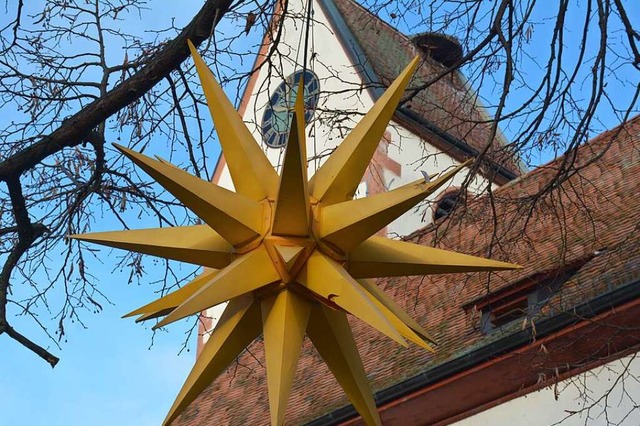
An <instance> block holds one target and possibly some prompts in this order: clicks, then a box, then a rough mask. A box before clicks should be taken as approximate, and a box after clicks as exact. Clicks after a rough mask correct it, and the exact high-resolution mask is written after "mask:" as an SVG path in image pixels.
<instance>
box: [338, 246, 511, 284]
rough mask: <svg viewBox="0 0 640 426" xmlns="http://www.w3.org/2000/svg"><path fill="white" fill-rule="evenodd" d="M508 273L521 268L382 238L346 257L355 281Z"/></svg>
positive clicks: (348, 268) (359, 247)
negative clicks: (466, 273)
mask: <svg viewBox="0 0 640 426" xmlns="http://www.w3.org/2000/svg"><path fill="white" fill-rule="evenodd" d="M510 269H520V266H518V265H514V264H512V263H506V262H499V261H496V260H491V259H485V258H483V257H476V256H470V255H468V254H462V253H457V252H454V251H449V250H441V249H436V248H433V247H427V246H421V245H418V244H413V243H408V242H404V241H394V240H388V239H386V238H382V237H371V238H369V239H368V240H367V241H365V242H363V243H362V244H360V245H359V246H358V247H357V248H356V249H355V250H353V251H352V252H351V253H350V254H349V261H348V264H347V270H348V271H349V274H351V276H353V277H354V278H379V277H396V276H402V275H432V274H450V273H459V272H478V271H500V270H510Z"/></svg>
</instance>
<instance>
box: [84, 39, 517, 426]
mask: <svg viewBox="0 0 640 426" xmlns="http://www.w3.org/2000/svg"><path fill="white" fill-rule="evenodd" d="M189 47H190V49H191V53H192V55H193V58H194V60H195V64H196V68H197V71H198V74H199V77H200V81H201V83H202V86H203V88H204V93H205V96H206V99H207V103H208V105H209V109H210V111H211V115H212V117H213V121H214V124H215V128H216V130H217V132H218V136H219V139H220V144H221V145H222V150H223V153H224V156H225V158H226V161H227V164H228V167H229V172H230V174H231V178H232V180H233V184H234V187H235V192H232V191H229V190H227V189H224V188H222V187H220V186H218V185H216V184H214V183H211V182H207V181H204V180H201V179H199V178H197V177H195V176H192V175H190V174H188V173H187V172H185V171H182V170H180V169H179V168H177V167H175V166H173V165H171V164H169V163H168V162H166V161H164V160H161V159H152V158H149V157H147V156H144V155H142V154H139V153H137V152H134V151H131V150H129V149H127V148H124V147H121V146H117V148H118V149H119V150H120V151H122V153H123V154H124V155H126V156H127V157H128V158H130V159H131V160H132V161H133V162H134V163H135V164H137V165H138V166H139V167H141V168H142V169H143V170H144V171H145V172H147V173H148V174H149V175H151V177H153V178H154V179H155V180H156V181H157V182H158V183H159V184H160V185H162V186H163V187H164V188H165V189H166V190H167V191H169V192H170V193H172V194H173V195H174V196H175V197H176V198H177V199H178V200H180V202H182V203H183V204H184V205H185V206H186V207H188V208H189V209H190V210H191V211H193V212H194V213H195V214H196V215H197V216H198V217H199V218H200V219H202V221H203V222H204V223H205V224H204V225H196V226H184V227H175V228H155V229H142V230H129V231H119V232H100V233H91V234H83V235H74V236H72V238H77V239H80V240H84V241H89V242H93V243H98V244H102V245H106V246H110V247H116V248H120V249H125V250H131V251H135V252H138V253H144V254H150V255H154V256H159V257H163V258H168V259H173V260H178V261H183V262H188V263H193V264H196V265H200V266H204V267H206V268H207V269H206V270H205V272H204V273H203V274H202V275H201V276H199V277H198V278H196V279H195V280H193V281H192V282H190V283H189V284H187V285H186V286H184V287H182V288H180V289H179V290H177V291H175V292H173V293H170V294H168V295H166V296H164V297H162V298H160V299H158V300H156V301H154V302H152V303H149V304H148V305H146V306H143V307H141V308H139V309H136V310H135V311H133V312H131V313H129V314H128V315H126V316H133V315H140V317H139V318H138V321H144V320H149V319H152V318H161V317H164V318H163V319H162V320H161V321H160V322H159V323H158V324H157V325H156V326H155V327H154V329H155V328H157V327H162V326H165V325H167V324H170V323H172V322H174V321H177V320H179V319H182V318H185V317H187V316H189V315H194V314H198V313H200V312H202V311H204V310H206V309H207V308H210V307H212V306H216V305H218V304H221V303H224V302H228V304H227V306H226V308H225V310H224V313H223V314H222V316H221V317H220V320H219V321H218V323H217V325H216V326H215V328H214V330H213V332H212V334H211V336H210V338H209V340H208V341H207V343H206V345H205V346H204V348H203V350H202V352H201V353H200V355H199V357H198V358H197V360H196V363H195V365H194V367H193V369H192V371H191V373H190V374H189V376H188V378H187V380H186V382H185V384H184V386H183V387H182V389H181V390H180V393H179V394H178V396H177V398H176V401H175V402H174V404H173V406H172V407H171V410H170V411H169V414H168V415H167V418H166V419H165V421H164V424H165V425H167V424H169V423H171V422H172V421H173V420H174V419H175V418H176V417H177V416H178V415H179V414H180V413H181V412H182V411H184V409H185V408H186V407H187V406H188V405H189V404H190V403H191V402H192V401H193V400H194V399H195V398H196V397H197V396H198V395H199V394H200V393H201V392H202V391H203V390H204V389H205V388H206V387H207V386H208V385H209V384H210V383H211V382H212V381H213V380H214V379H215V378H216V377H217V376H219V375H220V374H221V373H222V372H223V371H224V370H225V369H226V368H227V367H228V366H229V364H230V363H231V362H233V360H234V359H236V357H238V356H239V355H240V354H241V353H242V351H243V350H244V349H245V348H247V346H249V345H250V344H251V342H253V341H254V340H255V339H256V338H258V337H259V336H260V335H261V334H262V335H263V337H264V348H265V358H266V367H267V382H268V390H269V403H270V407H271V424H272V425H278V426H279V425H282V424H283V423H284V413H285V409H286V405H287V401H288V399H289V394H290V391H291V387H292V382H293V375H294V372H295V369H296V364H297V361H298V358H299V356H300V351H301V347H302V341H303V338H304V335H305V334H306V335H307V336H308V337H309V338H310V339H311V342H312V343H313V345H314V346H315V348H316V349H317V350H318V352H319V354H320V356H322V358H323V359H324V361H325V362H326V363H327V365H328V367H329V369H330V370H331V372H332V373H333V375H334V376H335V378H336V379H337V381H338V383H339V384H340V386H342V388H343V389H344V391H345V392H346V394H347V395H348V397H349V399H350V400H351V402H352V403H353V406H354V407H355V409H356V410H357V411H358V413H360V415H361V416H362V418H363V419H364V421H365V422H366V423H367V424H369V425H379V424H380V418H379V416H378V412H377V410H376V405H375V402H374V399H373V394H372V391H371V388H370V386H369V384H368V382H367V377H366V374H365V371H364V368H363V365H362V361H361V359H360V356H359V355H358V350H357V348H356V343H355V341H354V338H353V335H352V333H351V328H350V326H349V322H348V321H347V314H351V315H353V316H355V317H357V318H359V319H360V320H362V321H364V322H366V323H367V324H369V325H370V326H372V327H374V328H375V329H377V330H379V331H380V332H382V333H384V334H386V335H387V336H389V337H390V338H391V339H393V340H395V341H397V342H398V343H400V344H401V345H404V346H407V343H406V340H409V341H411V342H413V343H415V344H417V345H419V346H421V347H423V348H425V349H427V350H432V348H431V346H430V344H432V343H434V341H433V339H432V338H431V337H430V336H429V334H428V333H427V332H426V331H425V330H424V329H423V328H422V327H421V326H420V325H419V324H418V323H417V322H416V321H414V320H413V319H411V317H410V316H409V315H408V314H407V313H406V312H404V311H403V310H402V309H401V308H400V307H399V306H398V305H397V304H396V303H395V302H394V301H393V300H392V299H391V298H389V297H388V296H387V295H386V294H385V293H384V292H383V291H382V290H381V289H380V288H379V287H378V286H377V285H376V283H375V282H374V281H370V280H368V279H369V278H378V277H391V276H401V275H427V274H442V273H456V272H472V271H493V270H505V269H514V268H517V267H518V266H516V265H512V264H509V263H503V262H498V261H493V260H489V259H483V258H479V257H474V256H469V255H464V254H460V253H456V252H451V251H445V250H439V249H435V248H432V247H426V246H421V245H417V244H412V243H408V242H403V241H397V240H389V239H386V238H382V237H379V236H375V234H376V233H377V232H378V231H379V230H380V229H382V228H384V227H385V226H386V225H388V224H389V223H390V222H392V221H393V220H395V219H396V218H398V217H399V216H400V215H402V214H403V213H404V212H406V211H407V210H409V209H410V208H411V207H413V206H415V205H416V204H417V203H419V202H420V201H421V200H423V199H424V198H425V197H427V196H428V195H429V194H432V193H433V192H434V191H435V190H437V189H438V188H440V187H441V186H442V185H443V184H445V183H446V182H447V181H448V180H449V179H450V178H451V177H453V175H455V174H456V173H457V172H458V171H459V170H460V169H461V168H462V167H464V166H465V165H466V164H467V163H465V164H461V165H460V166H458V167H456V168H455V169H453V170H451V171H450V172H448V173H445V174H443V175H442V176H440V177H437V178H434V179H428V180H427V179H419V180H417V181H415V182H413V183H409V184H407V185H404V186H401V187H399V188H397V189H394V190H392V191H389V192H387V193H383V194H376V195H373V196H370V197H366V198H360V199H353V197H354V194H355V192H356V189H357V187H358V184H359V183H360V181H361V179H362V176H363V175H364V173H365V169H366V168H367V166H368V164H369V162H370V160H371V157H372V155H373V154H374V152H375V150H376V147H377V145H378V142H379V141H380V140H381V139H382V136H383V133H384V131H385V130H386V128H387V125H388V123H389V120H390V119H391V116H392V115H393V112H394V110H395V109H396V107H397V105H398V102H399V101H400V97H401V96H402V94H403V93H404V90H405V88H406V86H407V84H408V82H409V80H410V79H411V76H412V74H413V72H414V70H415V69H416V66H417V65H418V58H416V59H414V60H413V61H412V62H411V63H410V64H409V66H408V67H407V68H406V69H405V70H404V71H403V72H402V73H401V74H400V76H399V77H398V78H397V79H396V80H395V82H394V83H393V84H392V85H391V86H390V87H389V89H388V90H387V91H386V92H385V93H384V95H383V96H381V97H380V99H378V101H377V102H376V103H375V105H374V106H373V107H372V108H371V110H370V111H369V112H368V113H367V114H366V115H365V116H364V118H363V119H362V120H361V121H360V122H359V123H358V124H357V125H356V127H355V128H354V129H353V130H352V131H351V132H350V133H349V135H348V136H347V137H346V138H345V139H344V141H343V142H342V143H341V144H340V145H339V146H338V147H337V148H336V150H335V151H334V152H333V153H332V154H331V156H330V157H329V158H328V159H327V161H326V162H325V163H324V164H323V165H322V166H321V167H320V168H319V169H318V171H317V172H316V174H315V175H314V176H313V177H312V178H311V179H307V156H306V141H305V123H304V104H303V96H298V97H297V100H296V103H295V107H294V113H293V118H292V125H291V130H290V134H289V139H288V143H287V147H286V152H285V156H284V163H283V166H282V173H281V175H280V176H278V174H277V173H276V171H275V169H274V167H273V166H272V165H271V163H270V162H269V160H268V159H267V157H266V156H265V154H264V153H263V151H262V150H261V149H260V147H259V145H258V144H257V143H256V141H255V139H254V138H253V136H252V135H251V133H250V131H249V129H248V128H247V127H246V126H245V124H244V122H243V121H242V118H241V117H240V115H239V114H238V112H237V111H236V110H235V108H234V107H233V105H232V103H231V102H230V101H229V99H228V98H227V97H226V96H225V94H224V93H223V91H222V88H221V87H220V85H219V84H218V83H217V82H216V80H215V78H214V76H213V74H212V73H211V71H210V70H209V68H208V67H207V66H206V65H205V63H204V61H203V60H202V58H201V57H200V56H199V55H198V53H197V51H196V50H195V48H194V46H193V45H192V44H191V43H189ZM300 83H301V84H302V82H300ZM298 93H299V94H300V93H302V86H301V87H300V88H299V90H298ZM405 339H406V340H405Z"/></svg>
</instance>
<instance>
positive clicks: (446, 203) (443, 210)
mask: <svg viewBox="0 0 640 426" xmlns="http://www.w3.org/2000/svg"><path fill="white" fill-rule="evenodd" d="M458 200H460V191H456V192H450V193H449V194H447V195H445V196H444V197H442V198H441V199H440V200H438V202H437V204H436V207H435V212H434V214H433V220H438V219H441V218H443V217H446V216H449V214H450V213H451V212H452V211H453V208H454V207H455V206H456V204H457V203H458Z"/></svg>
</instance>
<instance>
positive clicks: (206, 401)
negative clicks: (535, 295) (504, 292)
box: [174, 117, 640, 426]
mask: <svg viewBox="0 0 640 426" xmlns="http://www.w3.org/2000/svg"><path fill="white" fill-rule="evenodd" d="M567 163H568V164H570V165H571V167H570V168H571V172H570V173H569V174H564V173H561V174H560V175H559V176H558V174H559V172H561V171H562V170H563V168H564V167H563V165H566V164H567ZM544 188H546V189H547V191H546V192H545V193H544V194H543V195H539V192H540V190H541V189H544ZM638 188H640V117H636V118H634V119H633V120H631V121H630V122H629V123H627V125H626V126H624V127H618V128H616V129H614V130H611V131H609V132H606V133H604V134H602V135H600V136H598V137H597V138H595V139H594V140H592V141H591V142H590V143H588V144H586V145H583V146H581V147H580V148H579V149H578V150H576V151H575V152H572V153H569V154H567V155H566V156H565V157H563V158H560V159H558V160H556V161H554V162H552V163H549V164H547V165H545V166H542V167H540V168H538V169H536V170H534V171H532V172H530V173H529V174H527V175H525V176H523V177H522V178H520V179H518V180H516V181H513V182H511V183H510V184H508V185H505V186H503V187H501V188H499V189H497V190H496V191H495V192H494V194H493V199H492V200H491V199H489V198H488V197H482V198H479V199H476V200H471V201H469V202H468V204H467V206H466V208H464V209H459V210H458V211H457V212H454V213H453V214H452V215H451V216H450V217H448V218H447V219H446V220H445V221H444V222H441V223H438V224H437V226H433V227H430V228H427V229H424V230H422V231H420V232H417V233H415V234H414V235H413V237H412V239H413V240H414V241H416V242H419V243H420V244H425V245H434V246H437V247H440V248H446V249H452V250H457V251H461V252H464V253H469V254H475V255H480V256H490V257H491V258H494V259H500V260H507V261H511V262H516V263H519V264H521V265H523V266H524V269H523V270H521V271H514V272H503V273H499V274H487V273H477V274H467V275H459V274H458V275H442V276H430V277H411V278H392V279H386V280H382V281H380V285H381V286H382V287H383V288H384V289H385V290H386V292H387V293H388V294H389V295H390V296H392V297H393V298H394V299H395V300H396V301H397V302H398V303H399V304H401V305H403V306H404V307H405V308H406V309H407V311H408V312H409V313H410V314H411V315H413V316H414V318H416V319H417V320H418V322H420V323H421V324H423V325H424V326H425V327H426V328H427V330H429V331H430V332H431V333H432V334H433V335H434V336H435V337H436V339H437V340H438V341H439V343H440V344H439V346H438V347H437V352H436V353H435V354H431V353H429V352H426V351H424V350H422V349H420V348H417V347H410V348H409V349H405V348H402V347H400V346H398V345H397V344H395V343H394V342H392V341H390V340H389V339H387V338H386V337H385V336H383V335H381V334H379V333H376V332H375V331H373V330H372V329H371V328H369V327H367V326H366V325H365V324H363V323H361V322H359V321H357V320H354V321H352V325H353V328H354V335H355V336H356V340H357V342H358V345H359V349H360V353H361V355H362V358H363V360H364V364H365V370H366V371H367V373H368V375H369V378H370V380H371V383H372V385H373V387H374V389H375V390H381V389H385V388H388V387H390V386H392V385H395V384H398V383H399V382H402V381H403V380H405V379H408V378H411V377H414V376H416V375H418V374H420V373H424V372H428V371H430V370H432V369H434V368H436V367H438V366H439V365H442V364H443V363H446V362H447V361H451V360H453V359H456V358H458V357H461V356H464V354H466V353H469V352H470V351H471V350H473V349H474V348H478V347H481V346H483V345H487V344H489V343H491V342H492V341H495V340H497V339H500V338H501V337H504V336H505V334H509V333H514V332H517V331H520V330H521V329H522V328H523V327H526V328H527V329H529V330H530V331H531V334H533V335H535V321H537V320H534V325H533V327H532V325H531V324H530V323H526V324H520V323H519V324H516V325H514V326H512V327H511V328H509V329H507V330H503V331H501V332H498V333H492V334H489V335H483V334H482V333H481V332H480V330H479V315H478V313H477V312H475V311H474V310H473V309H469V304H470V303H471V302H473V301H474V300H477V299H478V298H479V297H482V296H483V295H486V294H489V293H492V292H496V291H498V290H500V289H503V288H505V287H507V286H509V285H513V283H516V282H518V281H519V280H521V279H522V278H524V277H526V276H530V275H532V274H535V273H541V272H545V271H553V270H556V269H558V268H561V267H563V265H567V264H572V263H573V262H574V261H576V260H579V259H591V260H589V261H588V262H587V263H586V264H585V265H584V266H583V267H582V268H580V270H579V271H578V272H577V273H576V274H575V275H574V276H573V277H572V278H571V279H570V280H569V281H568V282H567V283H566V284H565V285H564V286H563V287H562V288H561V290H560V291H558V293H557V294H555V295H554V296H553V297H552V299H550V302H549V303H548V304H547V306H546V307H545V308H544V311H543V312H544V314H546V315H554V314H556V313H558V312H562V311H566V310H569V309H570V308H572V307H574V306H576V305H578V304H580V303H583V302H585V301H588V300H591V299H593V298H594V297H595V296H597V295H601V294H603V293H607V292H609V291H612V290H615V289H616V288H619V287H621V286H623V285H625V284H627V283H629V282H632V281H634V280H638V279H640V232H639V231H640V229H639V228H640V222H639V221H638V211H640V197H639V195H640V193H639V189H638ZM494 211H495V215H494V214H493V213H492V212H494ZM594 254H595V257H594ZM465 306H466V307H467V309H466V310H465V309H464V308H463V307H465ZM263 356H264V355H263V348H262V342H261V341H256V342H255V343H254V344H253V345H252V346H251V348H250V351H248V352H246V353H244V354H243V355H242V356H241V357H240V358H239V359H238V361H237V363H235V364H234V365H232V366H231V367H230V369H229V370H228V371H227V372H226V373H225V374H223V375H222V376H221V377H219V378H218V379H217V380H216V381H215V383H213V384H212V385H211V386H210V387H209V388H208V389H207V390H206V391H205V392H203V394H202V395H201V396H200V397H199V398H198V399H197V400H196V401H195V402H194V403H193V404H192V405H191V406H190V407H189V408H188V409H187V410H186V411H185V413H184V414H183V416H182V417H180V418H179V419H178V420H177V421H176V422H174V425H180V426H195V425H201V424H216V425H248V424H250V425H263V424H264V425H266V424H268V397H267V391H266V389H267V388H266V371H265V369H264V367H263V364H262V363H263ZM347 404H348V401H347V398H346V396H345V395H344V393H343V392H342V390H341V389H340V388H339V386H338V384H337V383H336V381H335V379H334V378H333V377H332V376H331V374H330V373H329V371H328V369H327V367H326V366H325V365H324V364H323V363H322V361H321V360H320V358H319V356H318V354H317V353H316V352H315V350H314V349H313V348H312V347H311V345H310V343H309V341H307V340H306V341H305V344H304V349H303V353H302V356H301V359H300V363H299V366H298V370H297V373H296V377H295V382H294V387H293V392H292V397H291V400H290V402H289V409H288V411H287V416H286V418H287V423H289V424H302V423H305V422H307V421H311V420H312V419H314V418H317V417H319V416H321V415H325V414H327V413H330V412H331V411H332V410H334V409H337V408H339V407H342V406H344V405H347Z"/></svg>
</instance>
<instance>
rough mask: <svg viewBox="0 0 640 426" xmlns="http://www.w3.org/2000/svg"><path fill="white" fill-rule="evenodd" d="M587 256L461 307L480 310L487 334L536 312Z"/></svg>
mask: <svg viewBox="0 0 640 426" xmlns="http://www.w3.org/2000/svg"><path fill="white" fill-rule="evenodd" d="M592 257H593V256H589V257H587V258H584V259H580V260H578V261H576V262H573V263H571V264H570V265H567V266H565V267H563V268H559V269H556V270H553V271H550V272H542V273H536V274H533V275H530V276H528V277H526V278H523V279H521V280H520V281H518V282H516V283H514V284H512V285H510V286H508V287H506V288H503V289H501V290H498V291H496V292H494V293H491V294H489V295H486V296H484V297H482V298H480V299H476V300H475V301H472V302H471V303H468V304H466V305H465V306H463V308H465V310H469V309H470V308H472V307H474V308H475V309H474V310H475V311H476V312H479V313H480V330H481V331H482V333H484V334H489V333H492V332H495V331H497V330H500V329H502V328H504V327H508V326H511V325H513V324H516V323H522V322H523V321H524V320H525V319H528V320H530V319H532V318H534V317H535V316H536V315H538V314H540V312H541V309H542V307H543V306H545V304H546V303H547V302H548V301H549V299H550V298H551V296H553V295H554V294H556V293H557V292H558V290H559V289H560V288H561V287H562V285H563V284H564V283H565V282H567V281H568V280H569V279H570V278H571V277H572V276H573V275H574V274H575V273H576V272H577V271H578V270H579V269H580V268H582V266H584V264H585V263H587V262H588V261H589V260H591V259H592Z"/></svg>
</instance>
